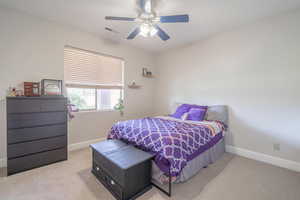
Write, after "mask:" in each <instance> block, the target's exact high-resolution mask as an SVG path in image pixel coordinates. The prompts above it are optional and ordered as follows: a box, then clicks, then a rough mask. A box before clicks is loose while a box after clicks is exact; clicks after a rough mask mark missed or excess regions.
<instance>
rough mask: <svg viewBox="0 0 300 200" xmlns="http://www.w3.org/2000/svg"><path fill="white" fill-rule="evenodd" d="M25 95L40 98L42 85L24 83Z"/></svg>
mask: <svg viewBox="0 0 300 200" xmlns="http://www.w3.org/2000/svg"><path fill="white" fill-rule="evenodd" d="M24 95H25V96H26V97H37V96H40V83H34V82H24Z"/></svg>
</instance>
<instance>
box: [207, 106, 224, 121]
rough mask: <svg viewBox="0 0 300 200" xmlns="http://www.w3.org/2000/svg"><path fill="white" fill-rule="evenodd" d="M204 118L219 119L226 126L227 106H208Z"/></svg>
mask: <svg viewBox="0 0 300 200" xmlns="http://www.w3.org/2000/svg"><path fill="white" fill-rule="evenodd" d="M205 119H206V120H217V121H221V122H223V123H225V124H226V125H227V126H228V108H227V106H209V107H208V109H207V112H206V117H205Z"/></svg>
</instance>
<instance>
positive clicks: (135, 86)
mask: <svg viewBox="0 0 300 200" xmlns="http://www.w3.org/2000/svg"><path fill="white" fill-rule="evenodd" d="M128 87H129V88H131V89H139V88H140V87H141V86H140V85H137V84H136V83H135V81H132V83H131V84H129V85H128Z"/></svg>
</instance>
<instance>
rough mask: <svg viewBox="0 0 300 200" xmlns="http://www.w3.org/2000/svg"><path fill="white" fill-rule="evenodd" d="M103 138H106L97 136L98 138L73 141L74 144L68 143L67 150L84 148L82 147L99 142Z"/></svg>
mask: <svg viewBox="0 0 300 200" xmlns="http://www.w3.org/2000/svg"><path fill="white" fill-rule="evenodd" d="M105 139H106V138H98V139H95V140H88V141H84V142H79V143H75V144H69V147H68V150H69V151H75V150H79V149H84V148H87V147H89V146H90V145H91V144H94V143H97V142H101V141H103V140H105Z"/></svg>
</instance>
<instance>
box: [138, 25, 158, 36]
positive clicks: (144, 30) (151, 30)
mask: <svg viewBox="0 0 300 200" xmlns="http://www.w3.org/2000/svg"><path fill="white" fill-rule="evenodd" d="M157 31H158V30H157V29H156V28H155V27H154V26H153V25H152V24H148V23H143V24H142V25H141V26H140V35H142V36H143V37H153V36H155V35H156V34H157Z"/></svg>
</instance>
